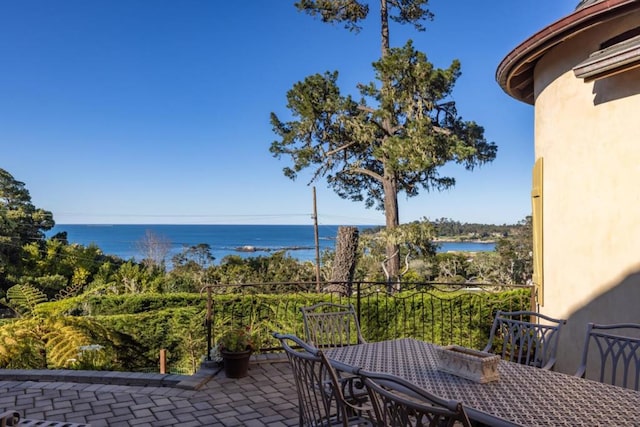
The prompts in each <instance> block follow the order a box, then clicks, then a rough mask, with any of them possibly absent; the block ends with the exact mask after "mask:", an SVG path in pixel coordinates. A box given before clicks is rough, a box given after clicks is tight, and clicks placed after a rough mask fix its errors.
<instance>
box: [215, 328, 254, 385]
mask: <svg viewBox="0 0 640 427" xmlns="http://www.w3.org/2000/svg"><path fill="white" fill-rule="evenodd" d="M217 347H218V350H219V351H220V356H222V361H223V363H224V373H225V374H226V375H227V377H229V378H242V377H245V376H246V375H247V373H248V371H249V358H250V357H251V353H252V352H253V337H252V335H251V331H250V330H249V328H233V329H230V330H228V331H227V332H225V333H224V334H222V336H221V337H220V339H219V340H218V345H217Z"/></svg>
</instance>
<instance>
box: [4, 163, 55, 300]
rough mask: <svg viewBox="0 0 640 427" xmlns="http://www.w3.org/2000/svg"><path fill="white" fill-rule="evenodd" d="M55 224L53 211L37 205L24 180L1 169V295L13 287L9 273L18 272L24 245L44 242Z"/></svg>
mask: <svg viewBox="0 0 640 427" xmlns="http://www.w3.org/2000/svg"><path fill="white" fill-rule="evenodd" d="M54 225H55V222H54V221H53V214H52V213H51V212H49V211H46V210H44V209H39V208H36V207H35V206H34V205H33V203H31V195H30V194H29V191H28V190H27V189H26V188H25V184H24V182H20V181H18V180H16V179H15V178H14V177H13V176H12V175H11V174H10V173H9V172H7V171H6V170H4V169H1V168H0V294H1V293H2V292H3V291H5V290H6V289H7V288H9V287H10V286H11V284H10V283H9V282H8V281H7V275H9V274H16V273H18V272H19V270H20V266H21V262H22V253H23V249H22V247H23V246H24V245H25V244H27V243H38V244H41V243H43V242H44V238H45V235H44V232H45V231H47V230H50V229H51V228H53V226H54Z"/></svg>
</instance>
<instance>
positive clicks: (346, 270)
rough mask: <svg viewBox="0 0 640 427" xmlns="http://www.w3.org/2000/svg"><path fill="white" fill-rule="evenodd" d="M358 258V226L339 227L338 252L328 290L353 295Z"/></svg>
mask: <svg viewBox="0 0 640 427" xmlns="http://www.w3.org/2000/svg"><path fill="white" fill-rule="evenodd" d="M357 259H358V228H357V227H338V236H337V237H336V252H335V259H334V262H333V269H332V271H331V282H332V283H331V284H329V286H327V288H326V290H327V291H328V292H332V293H339V294H341V295H347V296H348V295H351V292H352V286H351V283H352V281H353V275H354V273H355V269H356V261H357Z"/></svg>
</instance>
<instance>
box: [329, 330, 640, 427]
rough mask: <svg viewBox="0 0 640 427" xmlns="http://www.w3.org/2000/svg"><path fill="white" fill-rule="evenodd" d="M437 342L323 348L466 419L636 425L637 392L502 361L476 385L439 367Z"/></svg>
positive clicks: (639, 419)
mask: <svg viewBox="0 0 640 427" xmlns="http://www.w3.org/2000/svg"><path fill="white" fill-rule="evenodd" d="M437 348H438V346H436V345H434V344H430V343H427V342H423V341H418V340H414V339H410V338H403V339H398V340H391V341H382V342H374V343H367V344H360V345H354V346H348V347H340V348H335V349H330V350H326V351H325V354H326V355H327V356H328V357H329V358H331V359H334V360H337V361H339V362H341V363H345V364H347V365H351V366H359V367H361V368H363V369H365V370H368V371H376V372H385V373H390V374H393V375H397V376H399V377H403V378H405V379H407V380H409V381H411V382H413V383H415V384H418V385H419V386H421V387H423V388H424V389H426V390H428V391H430V392H432V393H434V394H436V395H438V396H440V397H443V398H445V399H454V400H459V401H461V402H462V404H463V405H464V406H465V409H466V410H467V413H468V415H469V417H470V418H472V419H475V420H477V421H481V422H483V423H485V424H489V425H494V426H514V425H515V426H554V427H556V426H589V427H594V426H604V425H611V426H614V425H615V426H640V392H637V391H634V390H630V389H625V388H622V387H617V386H612V385H608V384H603V383H599V382H596V381H591V380H586V379H582V378H578V377H575V376H572V375H567V374H563V373H559V372H553V371H547V370H543V369H540V368H534V367H531V366H525V365H520V364H517V363H511V362H507V361H500V362H499V365H498V371H499V373H500V379H499V380H497V381H492V382H488V383H484V384H480V383H476V382H474V381H471V380H467V379H464V378H461V377H458V376H455V375H452V374H448V373H445V372H442V371H440V370H438V367H437V363H438V355H437Z"/></svg>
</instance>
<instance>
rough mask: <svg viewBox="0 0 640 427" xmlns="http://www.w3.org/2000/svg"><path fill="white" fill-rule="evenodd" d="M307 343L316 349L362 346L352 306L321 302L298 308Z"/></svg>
mask: <svg viewBox="0 0 640 427" xmlns="http://www.w3.org/2000/svg"><path fill="white" fill-rule="evenodd" d="M300 310H301V311H302V318H303V320H304V331H305V334H306V339H307V342H308V343H309V344H311V345H313V346H314V347H317V348H333V347H342V346H346V345H354V344H364V343H365V342H366V341H365V340H364V338H363V337H362V333H361V332H360V323H359V322H358V316H357V315H356V311H355V309H354V308H353V305H352V304H346V305H342V304H334V303H329V302H321V303H318V304H315V305H312V306H309V307H300Z"/></svg>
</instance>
